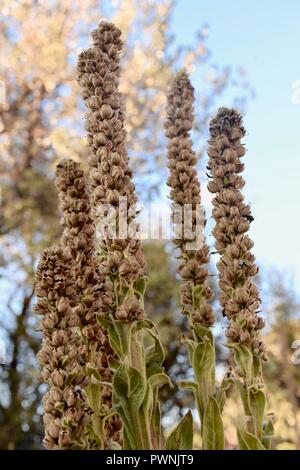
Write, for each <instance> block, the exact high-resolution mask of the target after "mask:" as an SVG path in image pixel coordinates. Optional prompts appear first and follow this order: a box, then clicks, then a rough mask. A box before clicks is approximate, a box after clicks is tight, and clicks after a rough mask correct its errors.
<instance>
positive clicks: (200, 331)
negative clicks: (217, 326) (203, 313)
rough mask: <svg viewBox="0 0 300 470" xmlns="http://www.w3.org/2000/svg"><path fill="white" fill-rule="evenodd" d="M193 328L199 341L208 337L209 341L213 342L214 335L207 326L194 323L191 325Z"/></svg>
mask: <svg viewBox="0 0 300 470" xmlns="http://www.w3.org/2000/svg"><path fill="white" fill-rule="evenodd" d="M193 330H194V332H195V334H196V336H197V338H198V339H199V340H200V341H201V340H203V339H205V338H208V339H209V341H210V342H211V343H212V344H214V337H213V334H212V332H211V330H210V329H209V328H206V327H205V326H203V325H201V324H200V323H195V324H194V325H193Z"/></svg>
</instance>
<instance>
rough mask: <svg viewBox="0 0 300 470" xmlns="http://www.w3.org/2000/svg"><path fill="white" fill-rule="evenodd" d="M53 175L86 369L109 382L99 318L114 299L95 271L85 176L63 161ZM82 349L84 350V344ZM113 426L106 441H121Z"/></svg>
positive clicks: (108, 352)
mask: <svg viewBox="0 0 300 470" xmlns="http://www.w3.org/2000/svg"><path fill="white" fill-rule="evenodd" d="M56 176H57V178H56V186H57V188H58V189H59V201H60V209H61V212H62V214H63V217H62V225H63V226H64V232H63V235H62V239H61V243H62V245H63V246H65V247H66V248H67V249H68V250H69V253H70V255H71V257H72V270H73V273H74V278H75V286H76V290H77V294H78V302H77V304H76V306H75V308H74V314H73V316H75V317H76V316H77V318H78V326H79V327H80V330H81V334H82V335H83V337H84V338H85V344H86V345H87V346H86V347H87V361H88V364H89V366H90V367H92V368H94V369H96V370H98V371H99V373H100V375H101V377H102V378H103V380H105V381H110V380H111V370H110V368H109V366H108V358H109V357H110V356H113V355H114V352H113V351H112V349H111V347H110V345H109V341H108V336H107V333H106V332H105V330H104V329H103V328H102V327H101V325H100V322H99V318H98V316H99V315H101V312H102V311H106V309H107V307H108V306H109V305H111V304H112V301H113V296H112V293H111V292H110V291H109V290H108V289H107V290H106V291H105V295H103V285H104V280H105V279H104V276H103V275H102V276H100V274H99V269H98V261H97V256H96V246H95V225H94V222H93V220H92V216H91V209H90V199H89V193H88V190H87V183H86V181H85V175H84V172H83V171H82V170H81V169H80V166H79V164H78V163H76V162H74V161H72V160H71V159H64V160H62V161H61V162H60V163H59V164H58V165H57V169H56ZM74 321H75V318H74ZM74 326H75V325H74ZM82 347H83V348H84V346H83V345H82ZM104 398H105V399H104ZM111 401H112V397H111V389H110V388H109V389H108V390H105V393H103V397H102V407H103V409H102V411H103V412H107V411H108V410H109V408H111V405H112V403H111ZM114 423H115V426H114V427H113V426H112V425H110V426H109V430H110V431H111V432H112V433H113V434H111V433H110V432H106V437H107V442H109V441H110V440H113V441H120V439H121V437H120V432H119V431H120V428H121V423H120V422H119V423H117V422H116V420H115V419H114ZM117 424H118V425H117ZM106 431H107V430H106Z"/></svg>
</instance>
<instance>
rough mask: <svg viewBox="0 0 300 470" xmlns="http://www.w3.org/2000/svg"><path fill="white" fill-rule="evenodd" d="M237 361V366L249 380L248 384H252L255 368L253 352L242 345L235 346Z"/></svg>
mask: <svg viewBox="0 0 300 470" xmlns="http://www.w3.org/2000/svg"><path fill="white" fill-rule="evenodd" d="M234 349H235V354H234V357H235V361H236V363H237V366H238V367H239V369H240V370H241V372H242V374H243V376H244V377H246V378H247V380H248V382H249V383H251V382H252V366H253V356H252V353H251V351H250V350H249V349H248V348H247V347H246V346H243V345H241V344H239V345H235V346H234Z"/></svg>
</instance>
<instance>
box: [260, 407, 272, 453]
mask: <svg viewBox="0 0 300 470" xmlns="http://www.w3.org/2000/svg"><path fill="white" fill-rule="evenodd" d="M273 436H274V425H273V415H272V416H270V417H268V419H267V421H266V422H265V423H264V426H263V438H262V443H263V445H264V446H265V448H266V449H267V450H270V449H271V445H272V438H273Z"/></svg>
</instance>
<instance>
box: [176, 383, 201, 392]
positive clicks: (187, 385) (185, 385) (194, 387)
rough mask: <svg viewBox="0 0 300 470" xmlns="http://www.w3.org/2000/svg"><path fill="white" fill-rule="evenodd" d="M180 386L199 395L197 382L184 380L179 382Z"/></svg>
mask: <svg viewBox="0 0 300 470" xmlns="http://www.w3.org/2000/svg"><path fill="white" fill-rule="evenodd" d="M179 386H180V387H182V388H183V389H185V390H192V391H193V392H194V393H195V394H197V391H198V387H197V384H196V383H195V382H193V381H192V380H182V381H180V382H179Z"/></svg>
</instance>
